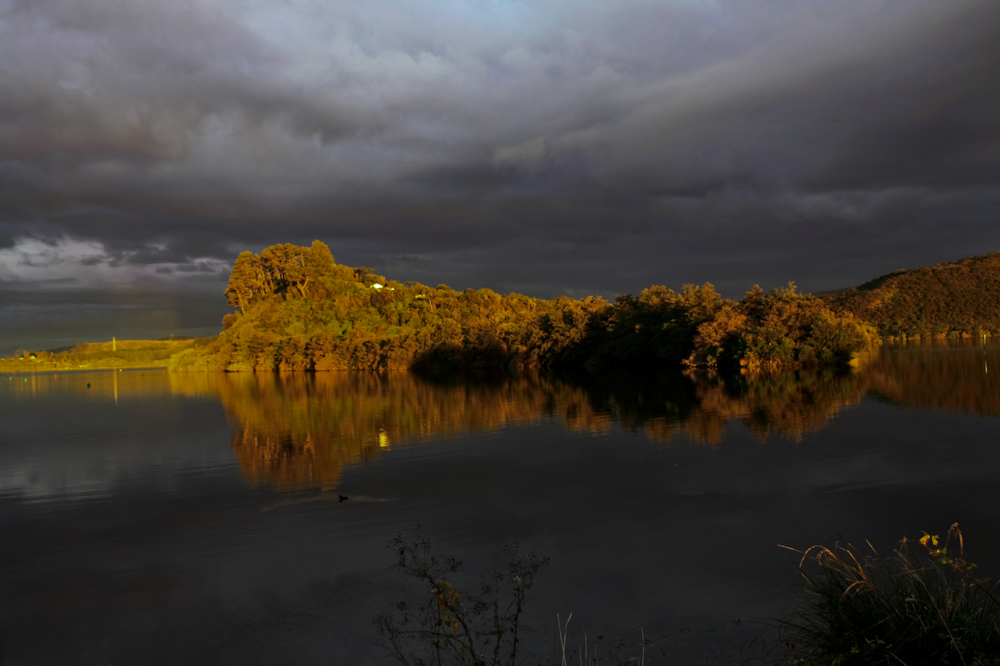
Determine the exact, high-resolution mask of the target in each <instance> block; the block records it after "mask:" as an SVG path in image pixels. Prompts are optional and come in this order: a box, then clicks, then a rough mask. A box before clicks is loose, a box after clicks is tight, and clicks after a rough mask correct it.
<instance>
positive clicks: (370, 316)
mask: <svg viewBox="0 0 1000 666" xmlns="http://www.w3.org/2000/svg"><path fill="white" fill-rule="evenodd" d="M226 295H227V296H228V298H229V304H230V305H231V306H233V307H234V308H235V309H236V311H235V312H233V313H232V314H229V315H226V317H225V318H224V320H223V324H224V326H225V330H224V331H223V332H222V334H220V336H219V338H218V340H216V341H215V342H213V343H211V344H209V345H207V346H204V347H199V348H196V349H190V350H187V351H185V352H183V353H181V354H179V355H177V356H176V357H175V358H174V359H173V360H172V363H171V368H172V369H174V370H230V371H249V370H273V369H278V370H346V369H403V368H413V367H422V366H423V367H511V366H584V365H588V366H591V367H603V368H607V369H613V368H619V367H634V366H642V367H649V366H651V365H653V366H657V365H658V366H678V365H681V364H689V365H699V366H714V365H717V364H723V365H724V364H740V365H745V366H750V367H758V366H769V365H808V364H819V363H826V364H832V363H843V362H849V361H850V360H851V358H852V357H853V355H854V354H856V353H857V352H860V351H863V350H865V349H867V348H869V347H870V346H872V345H873V344H875V342H876V338H875V336H874V334H873V331H872V330H871V329H870V327H868V326H867V325H865V324H864V323H862V322H860V321H859V320H858V319H857V318H856V317H854V316H853V315H850V314H847V315H841V316H838V315H835V314H834V313H833V311H831V310H830V308H829V307H828V306H827V305H826V304H825V303H824V302H823V301H822V299H819V298H815V297H812V296H804V295H801V294H798V293H796V291H795V288H794V286H792V285H790V286H789V288H787V289H779V290H774V291H772V292H771V293H765V292H764V291H762V290H761V289H760V288H754V289H753V290H751V291H750V292H748V294H747V296H746V298H744V299H743V300H742V301H740V302H735V301H730V300H727V299H723V298H722V297H720V296H719V294H718V293H716V291H715V289H714V288H713V287H712V285H710V284H705V285H703V286H700V287H695V286H686V287H684V289H683V290H682V291H681V292H679V293H678V292H674V291H673V290H670V289H666V288H665V287H658V286H654V287H650V288H648V289H645V290H643V292H642V293H641V294H640V295H639V297H633V296H631V295H625V296H620V297H618V298H617V299H616V300H615V302H614V303H611V302H608V301H606V300H604V299H602V298H591V297H588V298H585V299H582V300H575V299H571V298H567V297H560V298H556V299H553V300H545V299H538V298H532V297H529V296H524V295H521V294H506V295H501V294H497V293H495V292H493V291H491V290H489V289H479V290H474V289H467V290H465V291H462V292H459V291H455V290H453V289H451V288H449V287H448V286H446V285H438V286H437V287H428V286H426V285H422V284H418V283H415V282H405V283H402V282H398V281H395V280H387V279H386V278H385V277H383V276H381V275H377V274H375V273H374V272H372V271H371V270H370V269H367V268H352V267H349V266H344V265H341V264H337V263H336V262H335V260H334V257H333V255H332V254H331V252H330V250H329V248H328V247H327V246H326V245H325V244H323V243H321V242H319V241H316V242H314V243H313V244H312V246H311V247H298V246H295V245H291V244H284V245H275V246H271V247H269V248H266V249H264V250H263V251H262V252H261V253H260V254H254V253H251V252H244V253H243V254H241V255H240V257H239V258H238V259H237V261H236V264H235V266H234V268H233V273H232V276H231V278H230V283H229V287H228V288H227V290H226Z"/></svg>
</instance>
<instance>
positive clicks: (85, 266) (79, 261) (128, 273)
mask: <svg viewBox="0 0 1000 666" xmlns="http://www.w3.org/2000/svg"><path fill="white" fill-rule="evenodd" d="M154 249H155V248H154ZM133 254H135V253H134V252H117V253H115V252H111V251H109V250H108V249H107V248H106V247H105V246H104V245H103V244H102V243H99V242H97V241H91V240H76V239H73V238H69V237H65V236H64V237H62V238H59V239H57V240H55V241H45V240H40V239H37V238H18V239H17V240H16V241H15V243H14V245H13V246H12V247H9V248H5V249H2V250H0V281H4V282H14V283H34V284H35V285H37V286H41V287H44V286H46V285H47V284H48V285H57V286H58V287H60V288H65V287H67V286H68V285H74V286H78V287H88V286H95V285H101V286H132V285H134V284H135V283H136V282H137V281H141V280H150V279H152V280H168V281H176V280H177V279H182V278H183V277H184V276H185V275H190V274H191V273H200V274H202V275H205V274H211V275H218V274H222V273H228V272H229V270H230V266H229V264H228V263H227V262H224V261H221V260H219V259H213V258H197V259H192V260H191V261H188V262H159V263H150V264H142V265H140V264H131V263H129V262H128V260H129V258H130V257H131V256H132V255H133Z"/></svg>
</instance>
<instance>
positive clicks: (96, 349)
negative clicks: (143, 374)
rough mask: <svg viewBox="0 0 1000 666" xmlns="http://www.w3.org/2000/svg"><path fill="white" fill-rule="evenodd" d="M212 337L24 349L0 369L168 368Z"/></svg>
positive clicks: (123, 341) (1, 363) (1, 370)
mask: <svg viewBox="0 0 1000 666" xmlns="http://www.w3.org/2000/svg"><path fill="white" fill-rule="evenodd" d="M212 339H213V338H199V339H197V340H119V341H118V342H116V343H115V344H114V347H115V349H114V350H112V343H111V342H83V343H80V344H78V345H76V346H75V347H73V348H72V349H68V350H65V351H60V352H55V353H53V352H25V353H24V357H23V358H20V357H19V358H4V359H0V372H44V371H52V370H95V369H104V368H157V367H163V368H165V367H167V364H168V363H169V362H170V357H171V356H173V355H174V354H177V353H179V352H182V351H184V350H186V349H191V348H193V347H198V346H203V345H205V344H207V343H208V342H210V341H211V340H212ZM32 357H34V358H32Z"/></svg>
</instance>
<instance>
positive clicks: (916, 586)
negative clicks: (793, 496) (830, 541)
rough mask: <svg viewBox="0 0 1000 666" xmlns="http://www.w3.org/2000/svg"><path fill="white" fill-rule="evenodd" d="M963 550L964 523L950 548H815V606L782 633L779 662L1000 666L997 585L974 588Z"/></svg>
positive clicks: (806, 606) (807, 576) (808, 556)
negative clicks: (884, 551) (886, 553)
mask: <svg viewBox="0 0 1000 666" xmlns="http://www.w3.org/2000/svg"><path fill="white" fill-rule="evenodd" d="M949 548H951V549H952V553H949ZM963 550H964V543H963V538H962V533H961V531H959V529H958V524H957V523H956V524H954V525H952V527H951V529H950V530H949V532H948V535H947V537H946V538H945V540H944V541H943V542H942V541H941V540H940V539H939V537H938V536H931V535H928V534H924V536H923V537H922V538H921V539H919V540H917V541H912V540H908V539H904V540H903V541H902V542H901V544H900V547H899V548H898V549H897V550H896V551H895V552H894V553H893V555H892V556H890V557H886V558H879V557H878V556H877V554H874V555H861V554H860V553H858V552H857V551H856V550H855V549H854V548H853V547H851V546H846V547H845V546H841V545H839V544H837V545H834V546H833V547H832V548H826V547H823V546H814V547H813V548H810V549H809V550H807V551H806V552H805V553H804V554H803V557H802V564H801V565H800V569H801V572H802V576H803V582H804V585H805V591H806V593H807V595H808V596H807V597H806V598H804V599H803V600H802V601H801V602H800V606H799V607H798V609H797V610H796V612H795V613H794V614H793V615H792V616H791V617H790V618H788V619H787V620H785V621H784V622H783V623H782V625H781V640H780V641H779V644H780V645H781V646H782V648H783V652H784V654H783V655H782V658H780V659H779V662H780V663H788V664H815V665H816V666H819V665H824V666H825V665H830V666H833V665H838V666H867V665H868V664H871V665H875V664H942V665H946V664H962V665H963V666H973V665H977V666H985V665H987V664H997V663H1000V600H998V598H997V595H998V594H1000V585H998V584H997V583H996V582H990V581H988V580H980V579H978V578H976V577H975V576H974V573H975V565H974V564H970V563H969V562H967V561H965V559H963ZM956 551H957V554H955V552H956Z"/></svg>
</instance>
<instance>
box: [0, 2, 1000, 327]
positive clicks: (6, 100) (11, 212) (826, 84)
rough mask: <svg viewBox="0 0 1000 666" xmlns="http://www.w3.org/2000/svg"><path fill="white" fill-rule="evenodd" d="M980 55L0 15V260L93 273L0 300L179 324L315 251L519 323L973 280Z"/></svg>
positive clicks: (577, 10)
mask: <svg viewBox="0 0 1000 666" xmlns="http://www.w3.org/2000/svg"><path fill="white" fill-rule="evenodd" d="M998 41H1000V6H997V5H995V4H993V3H980V2H972V1H967V2H951V3H939V2H931V1H929V0H928V1H919V0H917V1H914V2H907V3H894V2H870V1H867V0H865V1H862V0H849V1H847V2H838V3H832V2H774V3H764V4H761V3H753V2H745V1H739V0H729V1H721V0H720V1H717V2H694V1H677V2H668V3H646V2H641V1H639V0H626V1H624V2H617V3H606V2H597V1H596V0H595V1H584V2H578V3H572V4H559V3H548V2H538V3H526V2H485V3H479V2H476V3H473V2H461V1H456V2H450V3H434V4H431V5H429V4H427V3H419V2H414V1H412V0H393V1H390V2H384V3H377V4H374V3H368V2H362V1H361V0H347V1H345V2H338V3H332V4H331V3H324V2H313V1H310V0H295V1H293V2H288V3H267V2H261V1H259V0H240V1H233V2H226V3H220V2H216V1H214V0H188V1H187V2H184V3H154V2H151V1H146V0H140V1H138V2H129V3H123V2H119V1H118V0H32V1H31V2H28V1H21V0H16V1H15V0H0V258H2V257H8V259H9V257H10V256H13V255H11V254H10V252H14V251H16V250H17V248H22V249H23V248H24V247H26V246H27V245H26V244H28V245H30V243H32V242H36V243H42V244H43V245H47V246H49V247H52V248H59V247H62V246H60V243H63V245H64V246H65V244H66V243H75V244H76V247H91V248H100V251H99V252H97V254H96V255H95V257H96V259H94V260H93V261H92V263H91V264H88V263H87V260H85V259H80V260H79V261H70V262H69V265H68V266H66V265H63V264H64V263H65V262H62V261H59V262H55V263H52V264H50V265H49V266H48V268H45V267H38V266H34V267H24V266H22V267H21V269H18V272H17V273H16V274H11V273H10V270H13V269H11V268H10V266H11V265H12V264H10V262H9V261H8V263H7V264H3V262H0V264H2V265H3V266H7V267H8V268H7V270H8V273H7V274H2V275H0V279H2V280H4V282H3V283H2V284H0V290H8V291H9V290H11V289H14V291H15V292H16V293H19V294H23V293H28V291H34V292H45V293H46V294H48V295H49V296H50V297H54V296H53V295H54V294H56V293H57V292H58V293H62V294H63V295H64V296H63V302H71V300H72V296H71V294H74V293H78V292H80V290H81V289H85V288H86V289H98V290H99V289H106V290H109V293H110V292H115V293H119V294H121V293H123V290H124V291H128V290H133V291H135V292H136V293H139V292H140V291H142V290H149V289H152V290H153V291H156V292H157V293H162V294H181V295H183V294H189V293H190V294H205V295H206V296H205V298H208V296H207V294H209V293H210V292H211V290H213V289H215V290H217V289H219V288H220V285H219V276H218V275H217V274H216V273H213V272H211V271H209V272H206V271H203V270H200V269H199V268H198V267H199V266H207V265H212V266H216V267H217V266H218V263H217V262H219V261H225V262H229V261H232V259H233V258H234V257H235V254H236V253H237V252H239V251H240V250H243V249H259V248H260V247H262V246H264V245H267V244H270V243H275V242H286V241H287V242H300V243H304V242H309V241H310V240H312V239H313V238H321V239H323V240H326V241H327V242H328V243H330V245H331V246H332V248H333V250H334V252H335V254H336V255H337V257H338V259H339V260H341V261H344V262H346V263H356V264H366V265H374V266H377V267H379V268H380V270H382V271H384V272H386V273H394V277H399V278H401V279H409V278H413V279H420V280H424V281H427V282H431V283H433V284H436V283H438V282H448V283H449V284H452V286H456V287H466V286H491V287H493V288H496V289H500V290H506V289H521V290H524V291H528V292H530V293H535V294H539V295H552V294H555V293H574V294H581V293H588V292H593V293H603V294H606V295H613V294H614V293H616V292H625V291H633V292H634V291H637V290H638V289H641V288H642V287H643V286H646V285H648V284H650V283H653V282H656V283H667V284H669V285H670V286H674V287H677V286H679V285H680V284H681V283H683V282H698V281H703V280H712V281H713V282H715V283H716V284H718V285H719V286H720V288H722V289H723V290H724V291H725V292H726V293H728V294H729V295H738V294H739V293H741V292H742V290H743V289H745V288H746V287H748V286H750V285H751V284H753V283H754V282H758V281H760V282H762V283H764V284H765V286H774V285H775V284H780V283H783V282H785V281H787V280H788V279H794V280H796V281H798V282H799V283H800V285H802V286H803V287H804V288H806V289H817V290H818V289H826V288H831V287H836V286H843V285H847V284H852V283H856V282H860V281H862V280H865V279H868V278H870V277H872V276H873V275H876V274H879V273H883V272H887V271H889V270H892V269H895V268H898V267H901V266H913V265H919V264H922V263H933V262H936V261H944V260H950V259H955V258H958V257H961V256H964V255H966V254H974V253H981V252H986V251H990V250H994V249H997V246H998V241H1000V238H998V233H997V232H996V231H994V227H995V226H996V225H995V223H994V221H993V219H992V215H993V213H992V211H995V210H996V203H997V199H998V192H997V186H996V183H997V182H998V181H997V176H998V175H1000V174H998V164H1000V148H998V146H1000V134H998V130H997V125H996V123H995V122H994V120H993V119H994V118H996V117H997V116H998V114H1000V90H998V88H997V86H996V85H995V81H996V80H997V78H998V74H1000V72H998V66H1000V56H998V52H997V49H996V48H995V44H996V43H998ZM88 244H89V245H88ZM63 249H65V247H63ZM3 252H7V253H8V254H2V253H3ZM199 262H201V263H199ZM205 262H208V263H205ZM213 262H216V263H213ZM0 270H3V268H2V266H0ZM213 270H215V269H214V268H213ZM101 271H103V273H101ZM396 271H398V273H395V272H396ZM101 276H103V277H101ZM112 276H116V277H114V279H112ZM199 276H204V277H199ZM98 277H100V279H98ZM57 280H64V281H63V282H57ZM101 280H103V282H102V281H101ZM74 281H75V282H74ZM14 282H16V283H17V284H16V289H15V287H12V286H11V285H12V284H13V283H14ZM26 290H27V291H26ZM11 293H13V292H11ZM95 293H96V292H95ZM192 298H194V297H192ZM198 298H201V296H198ZM215 298H217V299H220V298H221V297H217V296H216V297H215ZM56 300H58V299H56ZM181 300H183V298H181ZM205 302H213V301H205ZM214 302H217V301H214ZM51 307H53V308H57V307H59V306H58V305H57V304H56V303H55V302H53V303H51ZM220 308H221V306H220ZM209 309H210V308H208V307H207V306H206V307H205V308H202V309H199V312H203V313H204V320H199V322H200V323H199V322H195V323H198V324H199V325H203V326H209V325H215V323H216V322H217V321H218V314H219V313H220V312H221V310H219V311H216V312H214V313H211V315H212V316H211V317H209ZM19 316H21V317H22V319H23V321H24V322H28V321H29V320H30V319H31V317H29V316H28V315H26V314H25V315H19ZM189 323H191V322H189ZM67 326H69V324H67ZM29 328H30V326H29V325H28V324H27V323H24V325H23V326H22V329H23V330H25V331H27V330H28V329H29ZM0 335H4V332H3V330H0Z"/></svg>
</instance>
